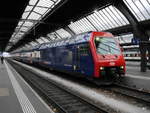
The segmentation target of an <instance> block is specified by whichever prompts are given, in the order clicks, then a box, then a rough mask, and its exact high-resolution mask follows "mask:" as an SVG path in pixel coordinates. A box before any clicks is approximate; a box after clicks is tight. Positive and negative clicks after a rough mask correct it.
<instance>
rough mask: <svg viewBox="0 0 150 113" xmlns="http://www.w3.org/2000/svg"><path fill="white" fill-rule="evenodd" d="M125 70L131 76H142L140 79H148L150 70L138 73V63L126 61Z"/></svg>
mask: <svg viewBox="0 0 150 113" xmlns="http://www.w3.org/2000/svg"><path fill="white" fill-rule="evenodd" d="M126 69H127V74H132V75H136V76H142V77H150V69H148V68H147V70H146V72H141V71H140V62H132V61H127V62H126Z"/></svg>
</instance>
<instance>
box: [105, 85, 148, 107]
mask: <svg viewBox="0 0 150 113" xmlns="http://www.w3.org/2000/svg"><path fill="white" fill-rule="evenodd" d="M104 89H106V90H109V91H112V92H114V93H117V94H121V95H125V96H128V97H131V98H134V99H136V100H137V101H140V102H144V103H146V104H150V93H148V92H144V91H142V90H137V89H134V88H130V87H127V86H122V85H119V84H114V85H113V86H111V87H109V88H104Z"/></svg>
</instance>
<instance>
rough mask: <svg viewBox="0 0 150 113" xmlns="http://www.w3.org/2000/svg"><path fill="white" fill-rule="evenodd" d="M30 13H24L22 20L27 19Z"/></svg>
mask: <svg viewBox="0 0 150 113" xmlns="http://www.w3.org/2000/svg"><path fill="white" fill-rule="evenodd" d="M29 13H30V12H24V13H23V15H22V19H26V18H27V16H28V15H29Z"/></svg>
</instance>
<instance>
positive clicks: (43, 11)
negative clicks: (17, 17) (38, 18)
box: [34, 7, 48, 15]
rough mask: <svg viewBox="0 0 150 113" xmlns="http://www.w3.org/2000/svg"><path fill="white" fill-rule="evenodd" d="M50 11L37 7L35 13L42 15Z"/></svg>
mask: <svg viewBox="0 0 150 113" xmlns="http://www.w3.org/2000/svg"><path fill="white" fill-rule="evenodd" d="M47 10H48V8H41V7H35V8H34V11H35V12H38V13H40V14H42V15H43V14H44V13H45V12H46V11H47Z"/></svg>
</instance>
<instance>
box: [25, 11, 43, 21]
mask: <svg viewBox="0 0 150 113" xmlns="http://www.w3.org/2000/svg"><path fill="white" fill-rule="evenodd" d="M40 17H41V15H39V14H37V13H35V12H32V13H31V14H30V16H29V17H28V19H32V20H39V19H40Z"/></svg>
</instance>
